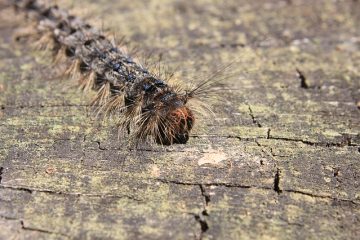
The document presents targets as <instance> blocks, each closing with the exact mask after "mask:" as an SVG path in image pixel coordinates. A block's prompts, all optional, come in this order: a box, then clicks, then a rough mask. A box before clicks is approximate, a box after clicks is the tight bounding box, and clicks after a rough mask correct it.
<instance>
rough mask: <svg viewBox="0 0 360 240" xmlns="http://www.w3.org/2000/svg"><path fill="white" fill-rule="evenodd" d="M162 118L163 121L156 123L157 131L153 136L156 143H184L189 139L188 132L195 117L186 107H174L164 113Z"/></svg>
mask: <svg viewBox="0 0 360 240" xmlns="http://www.w3.org/2000/svg"><path fill="white" fill-rule="evenodd" d="M163 119H164V120H163V121H161V120H160V121H159V123H158V128H159V131H158V134H157V135H156V137H155V140H156V142H157V143H158V144H162V145H171V144H174V143H180V144H185V143H186V142H187V141H188V140H189V134H190V131H191V129H192V127H193V124H194V121H195V118H194V115H193V113H192V111H191V110H190V109H189V108H188V107H186V106H181V107H177V108H174V109H172V110H171V111H169V112H167V113H165V114H164V116H163Z"/></svg>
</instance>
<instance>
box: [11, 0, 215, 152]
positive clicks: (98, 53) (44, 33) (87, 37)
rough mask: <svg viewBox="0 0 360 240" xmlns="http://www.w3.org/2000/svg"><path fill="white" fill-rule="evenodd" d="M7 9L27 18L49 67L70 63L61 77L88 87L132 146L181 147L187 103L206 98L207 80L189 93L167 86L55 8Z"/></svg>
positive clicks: (187, 124) (33, 2)
mask: <svg viewBox="0 0 360 240" xmlns="http://www.w3.org/2000/svg"><path fill="white" fill-rule="evenodd" d="M12 4H13V6H15V9H16V10H18V11H23V12H25V13H26V14H27V16H28V17H29V18H30V19H32V20H33V22H34V25H35V27H34V29H33V32H32V33H31V35H32V36H33V37H34V36H35V38H36V45H38V46H40V47H41V48H46V49H48V50H50V51H51V52H52V53H53V55H54V59H55V60H54V61H55V63H59V62H63V61H64V60H65V61H66V60H67V61H68V60H70V61H71V65H70V67H69V68H68V69H67V70H66V73H68V74H70V75H72V76H75V77H76V78H77V79H78V80H79V85H80V87H81V88H82V89H83V90H90V89H93V90H95V91H97V96H96V98H95V99H94V101H93V104H95V105H97V106H99V109H100V110H101V112H103V113H104V114H105V115H107V116H112V117H115V118H116V119H117V120H118V125H119V130H127V131H128V133H129V134H130V136H131V139H134V140H135V141H136V142H142V141H146V140H148V139H151V140H153V141H155V142H156V143H158V144H161V145H171V144H174V143H180V144H185V143H186V142H187V141H188V139H189V134H190V131H191V130H192V128H193V125H194V123H195V116H194V110H192V109H190V107H189V105H188V102H189V101H191V100H193V99H195V98H196V97H198V96H201V95H203V94H206V93H207V91H208V89H209V87H211V85H212V82H211V80H212V78H210V79H207V80H206V81H203V82H202V83H200V84H199V85H198V86H196V87H194V88H192V89H187V90H185V89H182V88H181V87H180V86H179V85H178V84H172V85H170V84H169V83H168V79H161V77H159V76H157V75H156V74H154V73H152V72H151V71H150V70H149V69H147V68H146V67H144V66H142V65H141V64H140V63H139V62H138V61H137V60H135V59H134V58H132V57H130V56H129V55H128V54H127V53H126V52H125V51H124V50H123V49H121V48H120V47H117V46H116V44H115V43H114V42H113V41H111V40H109V39H108V38H106V37H105V35H104V34H102V33H101V31H99V30H97V29H96V28H94V27H92V26H91V25H89V24H87V23H86V22H84V21H82V20H81V19H80V18H78V17H76V16H73V15H70V14H69V13H68V12H67V11H65V10H63V9H60V8H58V7H57V6H47V5H46V4H44V3H42V2H41V1H37V0H14V1H12Z"/></svg>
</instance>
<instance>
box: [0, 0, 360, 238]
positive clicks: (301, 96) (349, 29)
mask: <svg viewBox="0 0 360 240" xmlns="http://www.w3.org/2000/svg"><path fill="white" fill-rule="evenodd" d="M71 2H72V1H63V2H61V3H62V4H63V7H71V8H72V9H73V11H74V12H76V14H78V15H82V16H91V18H90V19H89V21H90V22H92V23H94V24H98V25H99V26H101V22H104V23H105V25H106V26H107V27H109V28H110V29H112V30H114V31H116V32H118V33H119V34H120V35H125V36H127V37H128V38H129V39H130V40H131V42H133V43H135V45H138V46H140V48H143V49H146V50H153V49H155V50H157V51H158V52H159V53H161V54H162V58H163V59H164V61H165V62H166V64H167V65H168V66H170V67H177V66H179V69H180V70H186V71H190V73H188V75H189V76H194V79H195V80H194V81H195V82H196V81H199V80H196V79H198V78H196V77H198V76H199V75H200V72H201V73H207V72H211V71H212V70H213V69H215V68H216V67H219V66H221V65H224V64H225V65H226V64H229V63H231V62H235V63H234V64H233V65H232V67H231V69H230V70H229V71H230V73H229V72H224V75H228V76H229V78H227V79H226V80H225V81H224V83H226V85H227V86H228V88H229V89H230V90H226V91H225V92H221V93H219V94H220V95H225V97H223V98H222V100H221V101H218V102H216V103H215V106H214V109H215V112H216V118H215V119H204V120H202V121H201V122H200V121H198V125H197V126H198V127H197V129H196V131H195V132H194V135H193V136H192V137H191V139H190V141H189V143H188V144H187V145H175V146H170V147H165V148H161V147H156V146H153V147H151V148H150V147H145V146H144V147H143V148H142V149H140V150H139V151H136V152H135V151H133V150H129V149H128V148H127V147H126V143H125V140H120V141H119V140H117V132H116V126H114V124H112V123H101V122H99V121H98V120H97V119H95V118H94V117H92V115H91V114H90V109H89V107H88V106H87V105H88V102H89V101H88V100H89V99H90V98H91V96H83V95H82V94H81V93H79V92H78V91H77V90H76V89H75V88H73V87H72V86H71V83H69V81H68V80H63V81H60V80H58V79H52V78H53V76H52V75H53V71H51V69H50V68H49V66H48V63H47V62H48V60H49V59H48V57H46V56H43V55H42V54H41V53H39V52H31V51H29V48H28V46H21V45H19V44H15V43H13V42H12V41H11V34H12V33H13V30H14V26H13V24H11V21H2V23H1V24H0V32H1V38H0V44H1V45H0V56H1V59H0V69H1V73H0V92H1V94H0V105H1V109H0V131H1V135H0V229H1V231H0V239H64V238H76V239H94V238H99V239H191V238H197V239H200V238H202V239H271V238H273V239H294V238H296V239H356V238H357V236H359V235H360V217H359V216H360V191H359V189H360V182H359V179H360V134H359V132H360V110H359V108H358V106H357V104H358V101H359V100H360V90H359V89H360V68H359V66H360V51H359V50H360V37H359V36H360V29H359V27H358V24H359V22H360V2H359V1H355V0H354V1H351V0H342V1H327V0H319V1H310V0H308V1H307V0H292V1H275V0H273V1H265V0H264V1H250V0H249V1H246V0H241V1H240V0H227V1H210V0H197V1H184V2H181V1H176V0H168V1H162V0H161V1H160V0H152V1H134V0H132V1H128V0H126V1H125V0H124V1H85V0H82V1H76V2H74V3H71ZM5 16H6V17H5ZM94 16H95V17H94ZM1 18H7V19H8V20H9V19H11V15H10V13H9V12H6V13H5V12H1ZM234 73H235V74H234ZM182 75H185V71H180V73H179V77H181V76H182Z"/></svg>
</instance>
